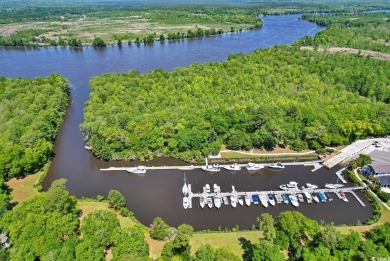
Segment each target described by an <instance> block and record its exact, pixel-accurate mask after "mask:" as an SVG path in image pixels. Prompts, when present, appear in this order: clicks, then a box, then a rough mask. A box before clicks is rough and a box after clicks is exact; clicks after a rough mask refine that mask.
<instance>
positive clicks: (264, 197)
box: [259, 193, 268, 208]
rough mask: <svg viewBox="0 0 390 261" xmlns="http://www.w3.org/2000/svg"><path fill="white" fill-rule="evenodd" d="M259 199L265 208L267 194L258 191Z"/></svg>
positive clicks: (266, 205)
mask: <svg viewBox="0 0 390 261" xmlns="http://www.w3.org/2000/svg"><path fill="white" fill-rule="evenodd" d="M259 199H260V202H261V204H262V205H263V206H264V207H265V208H266V207H268V200H267V196H266V195H265V194H263V193H260V194H259Z"/></svg>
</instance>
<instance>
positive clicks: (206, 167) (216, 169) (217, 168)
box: [202, 164, 221, 172]
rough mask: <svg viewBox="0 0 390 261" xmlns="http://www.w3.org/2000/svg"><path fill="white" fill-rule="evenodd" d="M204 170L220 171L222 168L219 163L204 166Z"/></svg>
mask: <svg viewBox="0 0 390 261" xmlns="http://www.w3.org/2000/svg"><path fill="white" fill-rule="evenodd" d="M202 170H204V171H207V172H218V171H220V170H221V169H220V168H219V165H218V164H213V165H206V166H203V167H202Z"/></svg>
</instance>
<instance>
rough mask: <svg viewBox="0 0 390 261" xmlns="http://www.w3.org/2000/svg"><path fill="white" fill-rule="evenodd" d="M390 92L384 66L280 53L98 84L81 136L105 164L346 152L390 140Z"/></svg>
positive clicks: (389, 69)
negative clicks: (232, 152) (229, 153)
mask: <svg viewBox="0 0 390 261" xmlns="http://www.w3.org/2000/svg"><path fill="white" fill-rule="evenodd" d="M389 83H390V63H388V62H384V61H379V60H376V59H371V58H364V57H361V56H359V55H346V54H337V53H335V54H331V53H317V52H311V51H299V50H297V49H296V48H295V47H287V46H278V47H273V48H270V49H267V50H258V51H256V52H254V53H252V54H249V55H237V54H234V55H230V56H229V60H228V61H225V62H217V63H215V62H212V63H206V64H203V65H199V64H197V63H195V64H192V65H191V66H189V67H186V68H177V69H174V70H173V71H172V72H171V73H168V72H166V71H163V70H161V69H158V70H155V71H152V72H149V73H147V74H144V75H141V74H139V73H138V72H136V71H131V72H130V73H112V74H105V75H102V76H99V77H95V78H93V79H92V80H91V86H92V92H91V98H90V100H89V101H88V102H87V106H86V108H85V122H84V123H83V124H82V131H83V133H84V136H85V138H86V140H87V142H88V143H89V145H90V146H91V147H92V151H93V153H94V155H96V156H97V157H99V158H102V159H106V160H110V159H111V160H117V159H126V160H129V159H134V158H138V159H141V160H143V159H148V158H152V157H154V156H156V155H161V154H162V155H166V156H175V157H179V158H182V159H186V160H191V159H201V158H202V157H203V156H205V155H208V154H209V153H210V152H218V151H219V150H220V147H221V144H226V145H227V147H228V148H233V149H249V148H252V147H257V148H266V149H271V148H273V147H274V146H275V145H276V144H278V143H279V142H284V143H285V145H291V146H292V147H294V148H297V149H303V148H307V146H309V147H311V148H318V146H327V145H340V144H346V143H349V142H351V141H353V140H355V139H359V138H365V137H367V136H369V135H375V136H376V135H384V134H388V133H390V121H389V118H390V106H389V104H388V103H389V102H390V88H389ZM364 97H366V98H364Z"/></svg>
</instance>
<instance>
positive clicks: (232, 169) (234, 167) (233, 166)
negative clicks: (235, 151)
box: [224, 163, 241, 171]
mask: <svg viewBox="0 0 390 261" xmlns="http://www.w3.org/2000/svg"><path fill="white" fill-rule="evenodd" d="M224 168H225V169H226V170H230V171H239V170H241V167H240V166H238V165H237V163H234V164H232V165H229V166H225V167H224Z"/></svg>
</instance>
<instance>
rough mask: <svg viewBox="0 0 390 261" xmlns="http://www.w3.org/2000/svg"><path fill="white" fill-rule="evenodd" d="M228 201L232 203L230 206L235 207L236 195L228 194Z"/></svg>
mask: <svg viewBox="0 0 390 261" xmlns="http://www.w3.org/2000/svg"><path fill="white" fill-rule="evenodd" d="M230 203H231V205H232V207H234V208H235V207H237V198H236V196H234V195H233V196H230Z"/></svg>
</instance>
